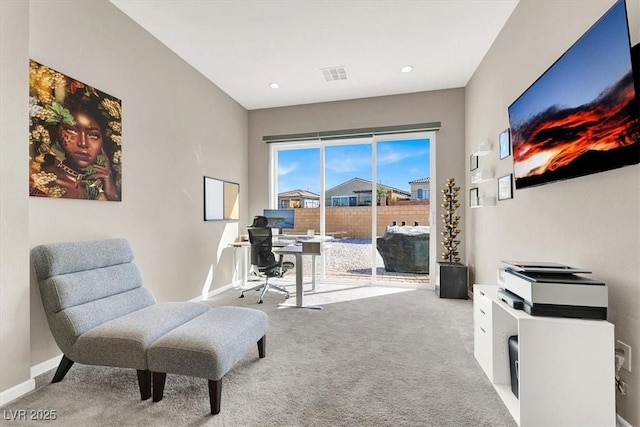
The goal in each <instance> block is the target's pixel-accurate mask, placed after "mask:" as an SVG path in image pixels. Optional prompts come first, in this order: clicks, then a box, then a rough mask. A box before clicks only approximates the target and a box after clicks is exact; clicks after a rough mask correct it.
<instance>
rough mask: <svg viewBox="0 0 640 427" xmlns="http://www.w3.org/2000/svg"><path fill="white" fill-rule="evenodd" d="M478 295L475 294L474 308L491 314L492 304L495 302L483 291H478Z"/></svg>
mask: <svg viewBox="0 0 640 427" xmlns="http://www.w3.org/2000/svg"><path fill="white" fill-rule="evenodd" d="M477 294H478V295H475V296H474V297H473V308H474V310H478V311H479V312H481V313H482V314H486V315H488V316H489V317H490V316H491V306H492V305H493V302H492V301H491V298H489V297H488V296H487V295H485V294H484V293H482V292H478V293H477Z"/></svg>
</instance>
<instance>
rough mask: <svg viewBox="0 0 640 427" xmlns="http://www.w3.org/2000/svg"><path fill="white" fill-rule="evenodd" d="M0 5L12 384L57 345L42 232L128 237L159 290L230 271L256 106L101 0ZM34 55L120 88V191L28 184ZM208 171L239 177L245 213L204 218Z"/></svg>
mask: <svg viewBox="0 0 640 427" xmlns="http://www.w3.org/2000/svg"><path fill="white" fill-rule="evenodd" d="M0 5H1V8H0V14H1V19H2V21H1V23H2V26H1V30H0V31H1V36H2V38H1V39H0V47H1V48H2V60H1V62H0V72H1V75H0V82H1V83H2V93H1V98H0V99H1V104H0V106H1V107H2V109H1V111H0V120H1V122H2V126H1V128H0V129H1V131H0V137H1V138H2V144H1V145H0V147H1V148H0V162H1V165H2V172H1V180H0V203H1V204H0V213H1V215H2V221H1V222H0V227H1V232H2V235H1V239H0V255H1V256H2V259H1V261H2V264H1V265H2V267H1V270H0V285H1V289H0V293H1V297H2V298H0V301H1V304H2V305H1V307H0V310H1V311H0V316H1V322H0V332H1V335H0V339H1V343H0V367H1V370H0V393H4V392H7V390H10V389H12V388H13V387H15V386H20V387H25V383H26V382H28V380H29V378H30V367H32V366H36V365H38V364H40V363H42V362H45V361H47V360H49V359H51V358H52V357H54V356H57V355H59V354H60V350H59V349H58V348H57V346H56V345H55V343H54V341H53V338H52V337H51V334H50V332H49V327H48V325H47V322H46V318H45V315H44V312H43V309H42V304H41V302H40V295H39V291H38V289H37V285H36V282H35V280H34V278H33V274H32V273H31V270H30V265H29V250H30V248H32V247H34V246H36V245H38V244H41V243H50V242H58V241H69V240H88V239H98V238H106V237H126V238H127V239H129V240H130V241H131V244H132V246H133V249H134V253H135V258H136V264H137V265H138V266H139V268H140V270H141V271H142V275H143V279H144V283H145V286H146V287H148V288H149V289H150V290H151V291H152V292H153V293H154V295H155V296H156V298H157V299H158V301H185V300H190V299H194V298H197V297H199V296H200V295H202V294H203V293H208V292H210V291H212V290H215V289H216V288H220V287H222V286H225V285H227V284H229V283H230V282H231V280H232V277H233V273H234V265H233V251H232V249H230V248H228V247H227V246H228V243H230V242H232V241H233V240H235V238H236V237H237V236H238V227H239V226H240V224H241V225H242V226H243V227H244V225H245V224H246V223H247V219H246V218H247V216H246V214H245V212H246V206H247V195H248V191H247V174H248V171H247V163H248V161H247V132H248V113H247V111H246V110H245V109H244V108H243V107H242V106H240V105H239V104H238V103H237V102H235V101H234V100H233V99H231V98H230V97H229V96H228V95H226V94H225V93H224V92H222V91H221V90H220V89H219V88H218V87H217V86H215V85H214V84H212V83H211V82H210V81H209V80H207V79H205V78H204V77H203V76H202V75H201V74H199V73H198V72H197V71H195V70H194V69H193V68H192V67H191V66H190V65H188V64H187V63H186V62H184V61H183V60H182V59H181V58H179V57H178V56H177V55H176V54H174V53H173V52H172V51H170V50H169V49H168V48H167V47H166V46H164V45H163V44H161V43H160V42H159V41H157V40H156V39H155V38H154V37H152V36H151V35H150V34H148V33H147V32H146V31H145V30H144V29H142V28H141V27H140V26H139V25H137V24H136V23H134V22H133V21H132V20H131V19H130V18H129V17H127V16H126V15H125V14H123V13H122V12H121V11H120V10H119V9H118V8H116V7H115V6H113V5H112V4H111V3H109V2H108V1H106V0H96V1H90V2H87V1H82V0H73V1H59V0H52V1H32V2H26V1H5V0H2V1H1V2H0ZM29 58H31V59H33V60H36V61H38V62H40V63H42V64H45V65H48V66H50V67H51V68H54V69H56V70H58V71H60V72H63V73H65V74H67V75H69V76H70V77H73V78H76V79H78V80H80V81H82V82H84V83H86V84H89V85H92V86H95V87H96V88H97V89H100V90H102V91H104V92H107V93H109V94H110V95H113V96H116V97H118V98H120V99H121V100H122V108H123V120H122V125H123V133H122V139H123V186H122V202H95V201H85V200H71V199H63V200H54V199H48V198H39V197H29V196H28V183H27V179H28V139H27V135H28V132H29V128H28V126H29V122H28V98H27V97H28V70H29V68H28V67H29V63H28V60H29ZM204 175H207V176H212V177H216V178H221V179H225V180H228V181H232V182H237V183H240V197H241V200H240V207H241V219H240V221H212V222H205V221H204V220H203V178H202V177H203V176H204ZM30 277H31V279H30ZM5 395H6V393H5Z"/></svg>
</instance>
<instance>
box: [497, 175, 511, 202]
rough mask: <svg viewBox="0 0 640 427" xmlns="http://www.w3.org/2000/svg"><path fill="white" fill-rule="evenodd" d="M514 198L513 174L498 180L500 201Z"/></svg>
mask: <svg viewBox="0 0 640 427" xmlns="http://www.w3.org/2000/svg"><path fill="white" fill-rule="evenodd" d="M512 198H513V174H511V173H510V174H508V175H504V176H501V177H500V178H498V200H506V199H512Z"/></svg>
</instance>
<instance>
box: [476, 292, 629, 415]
mask: <svg viewBox="0 0 640 427" xmlns="http://www.w3.org/2000/svg"><path fill="white" fill-rule="evenodd" d="M497 290H498V287H497V286H495V285H474V287H473V328H474V356H475V358H476V359H477V360H478V363H479V364H480V366H481V367H482V369H483V370H484V372H485V374H486V375H487V377H488V378H489V380H490V381H491V383H492V384H493V386H494V388H495V389H496V391H497V392H498V394H499V395H500V397H501V398H502V400H503V402H504V403H505V405H506V406H507V408H508V409H509V411H510V412H511V415H512V416H513V418H514V419H515V420H516V422H517V423H518V425H520V426H524V427H526V426H580V427H586V426H599V427H600V426H615V425H616V411H615V390H614V327H613V325H612V324H611V323H609V322H607V321H604V320H588V319H570V318H564V317H541V316H531V315H529V314H527V313H525V312H524V311H522V310H514V309H512V308H511V307H509V306H508V305H507V304H505V303H504V302H502V301H500V300H499V299H498V297H497ZM512 335H518V347H519V351H518V362H519V392H518V394H519V398H517V397H516V396H515V395H514V394H513V393H512V391H511V375H510V364H509V348H508V340H509V337H510V336H512Z"/></svg>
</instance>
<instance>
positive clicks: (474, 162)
mask: <svg viewBox="0 0 640 427" xmlns="http://www.w3.org/2000/svg"><path fill="white" fill-rule="evenodd" d="M476 169H478V156H476V155H475V154H472V155H471V158H470V160H469V170H472V171H474V170H476Z"/></svg>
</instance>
